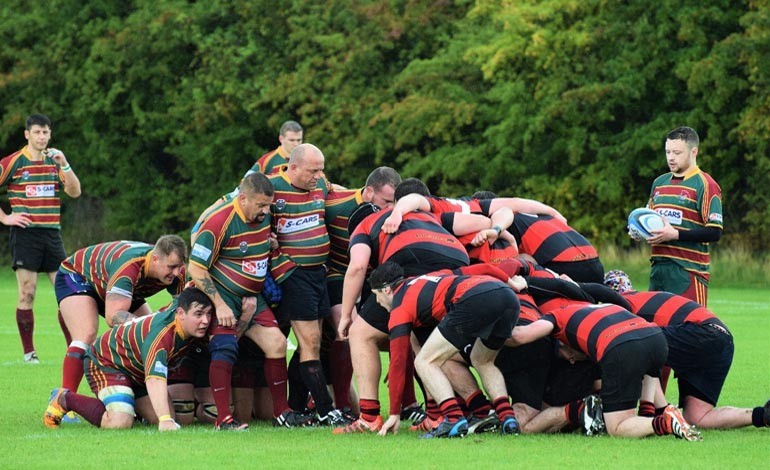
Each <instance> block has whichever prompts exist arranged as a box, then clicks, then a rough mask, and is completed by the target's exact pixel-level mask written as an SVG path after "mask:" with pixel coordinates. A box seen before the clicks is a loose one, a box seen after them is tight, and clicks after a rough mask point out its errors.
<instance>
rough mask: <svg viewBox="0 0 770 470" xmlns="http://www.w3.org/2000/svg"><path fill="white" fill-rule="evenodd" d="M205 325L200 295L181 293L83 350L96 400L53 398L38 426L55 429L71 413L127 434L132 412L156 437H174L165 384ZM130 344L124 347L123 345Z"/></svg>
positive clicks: (62, 393) (206, 311) (206, 303)
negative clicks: (155, 428)
mask: <svg viewBox="0 0 770 470" xmlns="http://www.w3.org/2000/svg"><path fill="white" fill-rule="evenodd" d="M210 320H211V301H210V300H209V298H208V297H207V296H206V295H205V294H204V293H203V292H201V291H200V290H198V289H196V288H194V287H188V288H186V289H185V290H184V291H183V292H182V294H180V295H179V297H178V298H177V299H176V300H175V301H174V302H173V303H172V305H171V306H170V307H169V308H168V309H167V310H166V311H164V312H158V313H155V314H153V315H149V316H145V317H142V318H139V319H136V320H134V321H132V322H129V323H125V324H123V325H120V326H118V327H115V328H113V329H112V330H110V331H107V332H106V333H104V334H103V335H102V336H101V337H100V338H98V339H97V341H96V343H95V344H94V345H93V347H92V348H91V349H90V350H89V352H88V356H87V357H86V359H85V362H86V377H87V379H88V384H89V385H90V386H91V390H92V391H93V392H94V394H96V396H98V397H99V398H98V399H96V398H92V397H87V396H84V395H78V394H77V393H75V392H70V391H69V390H67V389H66V388H60V389H59V390H58V391H56V393H54V394H53V396H52V397H51V400H50V401H49V403H48V408H47V409H46V411H45V414H44V416H43V423H44V424H45V425H46V426H48V427H51V428H56V427H58V426H59V424H60V423H61V419H62V416H63V415H64V413H66V412H68V411H70V410H71V411H75V412H77V413H79V414H80V415H81V416H83V418H85V419H86V420H87V421H88V422H89V423H91V424H93V425H94V426H98V427H102V428H110V429H125V428H130V427H131V426H132V425H133V423H134V410H135V409H136V411H137V413H138V414H139V415H140V416H141V417H142V418H144V419H145V420H147V421H148V422H150V423H158V429H159V430H160V431H175V430H177V429H179V424H177V422H176V421H175V420H174V417H173V415H172V413H173V407H172V404H171V400H170V398H169V394H168V387H167V385H166V378H167V375H168V368H169V364H171V365H172V366H173V365H174V363H175V362H177V361H179V360H180V359H181V358H182V357H183V355H184V354H185V353H186V352H187V349H188V347H189V346H190V344H191V340H192V339H194V338H203V337H205V336H206V331H207V330H208V327H209V322H210ZM129 340H130V341H129Z"/></svg>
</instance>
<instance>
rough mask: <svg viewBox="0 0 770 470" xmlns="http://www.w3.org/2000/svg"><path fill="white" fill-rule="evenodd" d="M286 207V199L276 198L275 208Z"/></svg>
mask: <svg viewBox="0 0 770 470" xmlns="http://www.w3.org/2000/svg"><path fill="white" fill-rule="evenodd" d="M284 207H286V199H276V201H275V208H276V209H278V210H279V211H282V210H283V208H284Z"/></svg>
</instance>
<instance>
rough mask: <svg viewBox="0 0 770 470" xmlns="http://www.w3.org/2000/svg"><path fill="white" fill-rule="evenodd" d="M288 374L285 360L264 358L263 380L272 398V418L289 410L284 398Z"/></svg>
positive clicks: (282, 358) (283, 358)
mask: <svg viewBox="0 0 770 470" xmlns="http://www.w3.org/2000/svg"><path fill="white" fill-rule="evenodd" d="M288 378H289V374H288V372H287V371H286V358H285V357H281V358H269V357H268V358H265V380H266V381H267V388H269V389H270V395H271V396H272V397H273V416H281V413H283V412H284V411H286V410H288V409H289V402H288V400H287V397H286V381H287V380H288Z"/></svg>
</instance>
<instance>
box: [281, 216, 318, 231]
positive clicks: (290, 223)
mask: <svg viewBox="0 0 770 470" xmlns="http://www.w3.org/2000/svg"><path fill="white" fill-rule="evenodd" d="M320 221H321V216H320V215H318V214H313V215H308V216H305V217H296V218H293V219H287V218H283V219H280V220H279V221H278V223H277V224H276V227H275V229H276V231H277V232H278V233H294V232H299V231H301V230H306V229H309V228H312V227H315V226H316V225H319V223H320Z"/></svg>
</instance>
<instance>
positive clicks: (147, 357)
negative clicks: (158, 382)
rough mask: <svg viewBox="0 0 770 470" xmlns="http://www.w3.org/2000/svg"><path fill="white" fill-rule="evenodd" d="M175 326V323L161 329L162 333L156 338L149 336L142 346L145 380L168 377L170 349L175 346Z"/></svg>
mask: <svg viewBox="0 0 770 470" xmlns="http://www.w3.org/2000/svg"><path fill="white" fill-rule="evenodd" d="M174 335H175V332H174V327H173V324H171V325H169V326H168V327H166V328H164V329H163V330H161V333H160V334H159V335H158V337H156V338H155V339H154V340H151V339H150V338H147V340H145V342H144V344H145V346H144V347H143V348H142V349H143V350H142V357H143V358H144V380H145V381H147V380H148V379H150V378H156V379H163V380H166V379H167V378H168V351H170V350H171V349H172V348H173V346H174Z"/></svg>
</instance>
